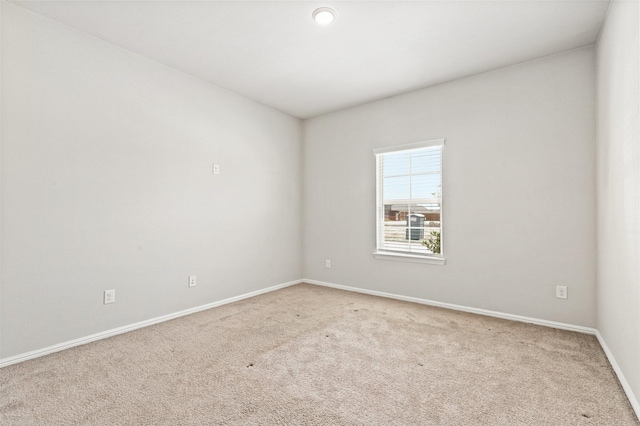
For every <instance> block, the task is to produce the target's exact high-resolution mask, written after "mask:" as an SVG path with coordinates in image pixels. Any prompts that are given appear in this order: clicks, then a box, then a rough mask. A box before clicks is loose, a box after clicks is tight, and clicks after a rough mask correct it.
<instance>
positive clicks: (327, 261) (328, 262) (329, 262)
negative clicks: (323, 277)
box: [324, 259, 331, 268]
mask: <svg viewBox="0 0 640 426" xmlns="http://www.w3.org/2000/svg"><path fill="white" fill-rule="evenodd" d="M324 266H325V267H326V268H331V260H330V259H327V260H325V261H324Z"/></svg>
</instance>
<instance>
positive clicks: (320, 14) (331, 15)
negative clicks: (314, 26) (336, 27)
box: [312, 7, 338, 25]
mask: <svg viewBox="0 0 640 426" xmlns="http://www.w3.org/2000/svg"><path fill="white" fill-rule="evenodd" d="M312 16H313V20H314V21H316V22H317V23H318V24H320V25H329V24H330V23H332V22H333V21H334V20H335V19H336V16H338V14H337V13H336V11H335V10H333V9H331V8H330V7H319V8H317V9H316V10H314V11H313V14H312Z"/></svg>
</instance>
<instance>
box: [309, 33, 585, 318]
mask: <svg viewBox="0 0 640 426" xmlns="http://www.w3.org/2000/svg"><path fill="white" fill-rule="evenodd" d="M594 94H595V53H594V47H593V46H590V47H586V48H582V49H578V50H574V51H570V52H566V53H563V54H559V55H555V56H551V57H545V58H542V59H539V60H536V61H532V62H527V63H523V64H520V65H516V66H512V67H508V68H503V69H499V70H496V71H492V72H488V73H484V74H480V75H476V76H472V77H469V78H465V79H461V80H457V81H453V82H450V83H447V84H442V85H439V86H435V87H431V88H428V89H425V90H420V91H416V92H412V93H409V94H406V95H402V96H397V97H394V98H390V99H386V100H382V101H379V102H375V103H371V104H367V105H363V106H359V107H355V108H351V109H347V110H343V111H340V112H336V113H333V114H329V115H325V116H321V117H317V118H313V119H310V120H307V121H305V122H304V148H303V151H304V171H305V181H304V190H303V194H304V196H303V199H304V201H303V211H304V243H303V247H304V250H303V252H304V268H303V272H304V276H305V278H308V279H314V280H319V281H325V282H330V283H334V284H341V285H347V286H353V287H359V288H363V289H369V290H376V291H382V292H388V293H395V294H400V295H405V296H413V297H420V298H425V299H431V300H436V301H439V302H448V303H454V304H459V305H464V306H469V307H475V308H482V309H489V310H495V311H500V312H504V313H511V314H518V315H524V316H530V317H535V318H540V319H545V320H550V321H559V322H564V323H570V324H574V325H581V326H588V327H593V326H595V324H596V315H595V308H596V300H595V297H596V288H595V275H596V266H595V265H596V259H595V251H596V247H595V241H596V235H595V225H596V218H595V127H594V120H595V97H594ZM436 138H446V145H445V148H444V176H443V198H444V201H443V203H444V207H443V209H444V221H443V223H444V230H443V239H444V240H443V244H444V247H445V256H446V259H447V263H446V265H444V266H440V265H425V264H417V263H407V262H397V261H388V260H376V259H374V258H373V256H372V252H373V251H374V248H375V164H374V156H373V153H372V149H373V148H376V147H383V146H389V145H394V144H404V143H408V142H417V141H422V140H429V139H436ZM325 259H331V262H332V264H331V269H327V268H325ZM559 284H561V285H567V286H568V287H569V298H568V299H567V300H560V299H556V298H555V286H556V285H559Z"/></svg>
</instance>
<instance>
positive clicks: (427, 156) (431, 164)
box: [411, 147, 441, 174]
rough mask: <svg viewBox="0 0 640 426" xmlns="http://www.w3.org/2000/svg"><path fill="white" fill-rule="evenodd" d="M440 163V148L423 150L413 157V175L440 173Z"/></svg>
mask: <svg viewBox="0 0 640 426" xmlns="http://www.w3.org/2000/svg"><path fill="white" fill-rule="evenodd" d="M440 163H441V155H440V147H437V148H426V149H421V150H419V151H416V152H414V153H413V154H412V156H411V173H413V174H418V173H439V172H440Z"/></svg>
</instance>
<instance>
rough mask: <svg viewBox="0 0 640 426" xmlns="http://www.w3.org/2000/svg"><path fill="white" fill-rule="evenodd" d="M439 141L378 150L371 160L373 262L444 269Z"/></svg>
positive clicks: (441, 142) (440, 141)
mask: <svg viewBox="0 0 640 426" xmlns="http://www.w3.org/2000/svg"><path fill="white" fill-rule="evenodd" d="M443 145H444V139H437V140H432V141H428V142H419V143H414V144H409V145H401V146H394V147H388V148H379V149H375V150H374V154H375V156H376V189H377V197H376V200H377V201H376V202H377V218H376V234H377V238H376V240H377V248H376V251H375V253H374V255H375V256H376V258H383V259H396V260H410V261H422V262H427V263H438V264H443V263H444V257H443V255H442V148H443Z"/></svg>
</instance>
